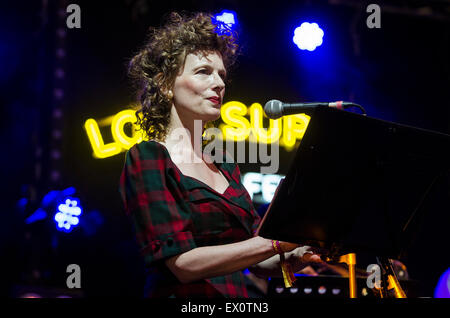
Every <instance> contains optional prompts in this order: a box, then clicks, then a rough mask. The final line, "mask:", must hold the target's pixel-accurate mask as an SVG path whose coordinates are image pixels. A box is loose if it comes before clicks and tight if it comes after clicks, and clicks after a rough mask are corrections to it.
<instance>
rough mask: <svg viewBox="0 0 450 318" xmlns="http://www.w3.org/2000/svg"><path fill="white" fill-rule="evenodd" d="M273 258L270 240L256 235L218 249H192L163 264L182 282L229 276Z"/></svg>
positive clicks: (209, 247)
mask: <svg viewBox="0 0 450 318" xmlns="http://www.w3.org/2000/svg"><path fill="white" fill-rule="evenodd" d="M274 255H275V251H274V250H273V247H272V242H271V240H268V239H265V238H262V237H260V236H256V237H253V238H251V239H248V240H245V241H242V242H238V243H232V244H225V245H218V246H204V247H198V248H195V249H192V250H190V251H187V252H185V253H183V254H180V255H177V256H174V257H172V258H169V259H168V260H166V265H167V266H168V268H169V269H170V270H171V271H172V273H173V274H174V275H175V276H176V277H177V278H178V279H179V280H180V281H181V282H183V283H188V282H192V281H196V280H199V279H204V278H210V277H215V276H221V275H226V274H230V273H233V272H236V271H239V270H243V269H245V268H248V267H250V266H252V265H254V264H257V263H260V262H262V261H264V260H267V259H268V258H271V257H272V256H274Z"/></svg>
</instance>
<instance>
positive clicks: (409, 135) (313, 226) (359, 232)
mask: <svg viewBox="0 0 450 318" xmlns="http://www.w3.org/2000/svg"><path fill="white" fill-rule="evenodd" d="M309 115H311V120H310V122H309V124H308V127H307V130H306V132H305V135H304V137H303V139H302V141H301V143H300V145H299V148H298V150H297V152H296V154H295V156H294V159H293V161H292V163H291V166H290V168H289V171H288V173H287V175H286V177H285V178H284V179H283V181H282V182H281V183H280V185H279V187H278V189H277V192H276V194H275V196H274V198H273V200H272V202H271V204H270V206H269V208H268V210H267V212H266V214H265V216H264V219H263V221H262V223H261V225H260V228H259V230H258V233H259V235H260V236H263V237H265V238H269V239H277V240H283V241H288V242H296V243H299V244H305V245H310V246H315V247H320V248H324V249H326V250H328V253H329V255H328V259H330V260H337V258H338V257H339V255H344V254H349V255H350V254H351V253H358V252H364V253H373V254H374V255H376V256H377V257H378V259H380V260H381V261H380V265H381V268H382V270H383V271H384V270H386V271H390V267H391V266H390V262H389V259H391V258H394V259H402V258H403V257H404V256H405V255H406V254H405V253H406V252H407V248H408V246H409V245H410V243H411V242H412V240H413V236H414V233H415V232H416V231H417V230H418V226H419V224H420V219H421V217H423V209H421V207H422V206H423V203H424V202H425V200H426V197H427V195H428V194H429V193H430V191H431V190H432V189H433V186H434V185H435V184H437V182H436V181H437V180H438V179H439V178H440V177H442V176H445V175H446V173H448V171H449V169H450V152H449V150H450V136H449V135H446V134H442V133H437V132H433V131H429V130H424V129H419V128H415V127H410V126H406V125H400V124H397V123H392V122H387V121H383V120H379V119H375V118H371V117H366V116H362V115H359V114H355V113H350V112H347V111H341V110H336V109H332V108H328V107H318V108H316V109H314V110H313V111H312V112H311V113H310V114H309ZM392 272H393V271H392Z"/></svg>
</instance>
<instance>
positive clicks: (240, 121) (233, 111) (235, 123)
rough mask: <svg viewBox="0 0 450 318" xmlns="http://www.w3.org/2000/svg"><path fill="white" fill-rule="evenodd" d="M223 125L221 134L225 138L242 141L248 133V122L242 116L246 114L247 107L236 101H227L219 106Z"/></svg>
mask: <svg viewBox="0 0 450 318" xmlns="http://www.w3.org/2000/svg"><path fill="white" fill-rule="evenodd" d="M220 113H221V116H222V120H223V121H224V123H225V124H226V125H223V135H224V138H225V139H231V140H234V141H244V140H245V139H246V138H247V137H248V135H249V134H250V123H249V121H248V119H247V118H245V117H244V116H245V115H246V114H247V107H246V106H245V105H244V104H242V103H240V102H236V101H231V102H228V103H226V104H224V105H222V108H221V112H220Z"/></svg>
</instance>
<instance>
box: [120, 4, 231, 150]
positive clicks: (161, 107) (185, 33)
mask: <svg viewBox="0 0 450 318" xmlns="http://www.w3.org/2000/svg"><path fill="white" fill-rule="evenodd" d="M218 28H220V32H219V29H218ZM237 48H238V45H237V34H236V32H234V31H231V29H230V28H228V27H227V25H226V24H223V23H221V22H219V21H216V20H215V19H214V18H213V16H212V15H211V14H208V13H194V14H187V13H184V14H183V15H180V14H179V13H176V12H172V13H170V15H169V16H168V19H167V21H166V23H165V24H164V25H163V26H162V27H160V28H154V27H151V28H150V32H149V35H148V40H147V41H146V44H145V45H144V46H143V47H142V49H141V50H140V51H139V52H138V53H137V54H136V55H135V56H134V57H133V58H132V59H131V60H130V62H129V64H128V74H129V76H130V77H131V78H132V80H133V82H134V84H135V85H136V86H137V99H138V102H139V103H140V108H139V109H138V110H137V111H136V117H137V122H136V123H135V124H136V125H137V126H138V130H143V132H144V134H145V136H146V137H148V138H149V139H150V140H157V141H164V140H165V137H166V135H167V129H168V124H169V122H170V108H171V105H172V100H171V98H170V96H168V95H167V92H168V91H169V90H170V89H171V88H172V86H173V83H174V81H175V78H176V76H177V74H178V72H179V71H180V70H181V69H182V67H183V66H184V63H185V60H186V56H187V55H188V54H190V53H197V52H205V53H206V52H211V51H215V52H219V53H220V54H221V56H222V59H223V62H224V65H225V67H226V68H227V69H228V68H230V66H232V65H233V64H234V62H235V60H236V56H237Z"/></svg>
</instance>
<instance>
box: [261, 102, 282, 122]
mask: <svg viewBox="0 0 450 318" xmlns="http://www.w3.org/2000/svg"><path fill="white" fill-rule="evenodd" d="M264 113H266V116H267V117H269V118H270V119H277V118H280V117H281V116H283V103H282V102H280V101H279V100H276V99H272V100H270V101H268V102H267V103H266V105H264Z"/></svg>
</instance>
